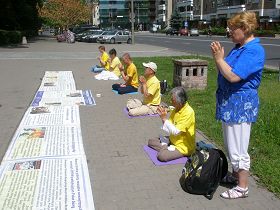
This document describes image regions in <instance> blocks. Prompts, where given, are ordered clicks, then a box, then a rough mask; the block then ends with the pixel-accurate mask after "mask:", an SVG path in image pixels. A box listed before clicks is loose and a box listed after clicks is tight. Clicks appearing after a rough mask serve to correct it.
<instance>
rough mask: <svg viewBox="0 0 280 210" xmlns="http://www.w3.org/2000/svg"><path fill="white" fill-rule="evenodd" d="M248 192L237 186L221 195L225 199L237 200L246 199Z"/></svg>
mask: <svg viewBox="0 0 280 210" xmlns="http://www.w3.org/2000/svg"><path fill="white" fill-rule="evenodd" d="M248 194H249V190H248V188H247V189H243V188H241V187H239V186H236V187H234V188H232V189H230V190H227V191H225V192H223V193H222V194H221V197H222V198H225V199H237V198H246V197H248Z"/></svg>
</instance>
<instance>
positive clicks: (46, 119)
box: [20, 106, 80, 127]
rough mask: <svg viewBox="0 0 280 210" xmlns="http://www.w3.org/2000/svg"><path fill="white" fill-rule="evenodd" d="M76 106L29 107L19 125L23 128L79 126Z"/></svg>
mask: <svg viewBox="0 0 280 210" xmlns="http://www.w3.org/2000/svg"><path fill="white" fill-rule="evenodd" d="M79 124H80V114H79V107H78V106H43V107H29V108H28V109H27V111H26V113H25V114H24V116H23V119H22V121H21V123H20V126H21V127H25V126H47V125H79Z"/></svg>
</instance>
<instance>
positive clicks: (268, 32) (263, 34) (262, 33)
mask: <svg viewBox="0 0 280 210" xmlns="http://www.w3.org/2000/svg"><path fill="white" fill-rule="evenodd" d="M274 34H277V31H273V30H256V31H255V35H256V36H260V37H274Z"/></svg>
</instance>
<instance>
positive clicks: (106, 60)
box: [101, 52, 109, 70]
mask: <svg viewBox="0 0 280 210" xmlns="http://www.w3.org/2000/svg"><path fill="white" fill-rule="evenodd" d="M101 60H102V61H103V62H105V66H104V68H105V69H106V70H109V62H108V60H109V55H108V54H107V53H106V52H103V53H102V55H101Z"/></svg>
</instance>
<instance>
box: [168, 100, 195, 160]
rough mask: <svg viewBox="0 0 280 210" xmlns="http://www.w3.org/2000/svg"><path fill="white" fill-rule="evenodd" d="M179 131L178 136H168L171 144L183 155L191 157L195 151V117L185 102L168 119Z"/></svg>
mask: <svg viewBox="0 0 280 210" xmlns="http://www.w3.org/2000/svg"><path fill="white" fill-rule="evenodd" d="M168 120H169V121H170V122H171V123H172V124H173V125H175V127H176V128H177V129H178V130H180V131H181V132H180V134H178V135H176V136H174V135H172V134H170V137H169V138H170V141H171V143H172V144H173V145H174V146H175V147H176V149H178V150H179V151H180V152H181V153H182V154H184V155H187V156H189V155H191V154H192V153H194V151H195V115H194V111H193V109H192V108H191V107H190V105H189V104H188V103H187V102H186V104H185V105H184V106H183V107H182V108H181V110H180V111H179V112H175V110H173V111H172V112H171V114H170V117H169V119H168Z"/></svg>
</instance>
